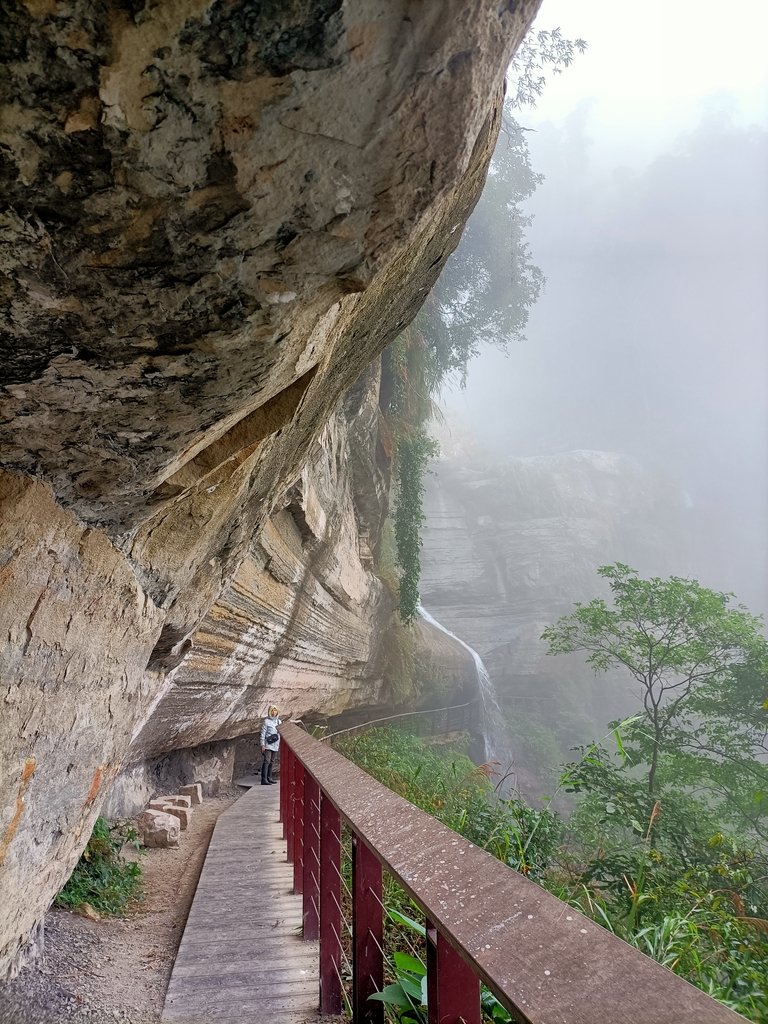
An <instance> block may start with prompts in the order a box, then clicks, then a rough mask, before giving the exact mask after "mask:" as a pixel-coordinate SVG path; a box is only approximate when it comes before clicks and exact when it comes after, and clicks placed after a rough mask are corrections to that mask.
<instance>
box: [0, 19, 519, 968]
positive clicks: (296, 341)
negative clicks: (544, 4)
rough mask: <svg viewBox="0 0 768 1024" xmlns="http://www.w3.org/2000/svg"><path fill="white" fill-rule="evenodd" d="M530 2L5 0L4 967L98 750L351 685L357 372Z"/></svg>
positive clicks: (349, 696)
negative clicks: (9, 0)
mask: <svg viewBox="0 0 768 1024" xmlns="http://www.w3.org/2000/svg"><path fill="white" fill-rule="evenodd" d="M536 7H537V4H536V3H535V2H520V3H517V4H502V5H500V4H498V3H495V2H488V0H474V2H472V3H463V2H458V0H456V2H453V0H451V2H448V3H447V4H441V5H426V4H413V3H408V2H395V3H388V4H383V5H382V4H377V3H373V2H370V0H356V2H351V3H348V4H344V5H342V4H341V3H339V2H338V0H314V2H313V0H290V2H289V3H286V4H271V3H268V4H253V3H251V2H246V0H233V2H229V3H224V2H223V0H216V2H212V0H168V2H165V3H162V4H151V3H144V2H142V0H135V2H134V0H131V2H128V3H121V2H118V0H114V2H97V0H83V2H75V0H62V2H56V0H27V2H25V3H21V2H15V3H13V4H11V5H8V7H7V12H4V18H3V21H2V23H0V48H1V49H2V54H3V64H2V68H0V76H2V79H1V80H2V86H3V95H4V96H6V97H7V100H6V103H5V106H4V108H3V118H2V128H1V129H0V181H2V187H3V205H2V212H1V215H2V235H1V236H0V269H2V272H3V275H4V279H3V281H4V283H3V286H2V298H3V306H4V310H5V318H4V324H3V329H2V334H0V353H2V370H1V371H0V373H1V374H2V376H1V377H0V384H2V412H1V414H0V443H1V444H2V466H3V469H2V470H1V471H0V579H1V580H2V599H1V601H0V636H2V637H3V649H2V652H1V653H0V673H1V675H0V679H1V680H2V689H1V690H0V693H2V700H3V714H2V718H1V719H0V779H1V780H2V785H1V786H0V975H1V974H2V973H3V972H9V971H10V972H12V971H13V970H15V968H16V966H17V965H18V963H19V958H20V954H21V953H22V952H23V950H24V949H25V947H27V946H28V944H29V942H30V940H31V939H32V940H34V939H35V937H36V934H37V929H38V926H39V922H40V920H41V918H42V915H43V913H44V911H45V909H46V908H47V906H48V905H49V903H50V901H51V899H52V898H53V896H54V895H55V893H56V891H57V890H58V888H59V887H60V886H61V884H62V883H63V881H64V880H65V879H66V877H67V875H68V873H69V871H70V870H71V868H72V866H73V864H74V862H75V861H76V859H77V857H78V855H79V853H80V851H81V850H82V848H83V846H84V844H85V841H86V839H87V837H88V835H89V833H90V828H91V826H92V823H93V821H94V819H95V817H96V815H97V814H98V812H99V809H100V807H101V806H102V803H103V800H104V799H105V796H106V795H107V793H108V792H109V790H110V787H111V786H112V785H113V783H114V780H115V779H116V778H117V777H118V776H119V775H120V773H121V771H122V772H123V775H122V776H121V778H123V777H124V776H125V774H126V772H130V771H138V770H139V767H140V765H141V764H142V763H143V762H144V761H145V760H146V759H148V758H152V757H156V756H159V755H162V754H164V753H166V752H168V751H170V750H173V749H177V748H184V749H187V748H190V747H195V746H197V745H201V744H203V745H205V744H209V743H211V742H213V741H219V740H225V739H231V738H233V737H236V736H238V735H240V734H242V733H245V732H247V731H252V729H253V727H254V725H255V722H256V720H257V718H258V716H259V715H260V713H261V710H262V707H263V703H264V699H265V697H266V695H267V694H269V695H272V694H276V695H278V696H280V697H283V698H284V699H285V700H287V701H289V702H290V703H291V704H292V705H293V706H294V707H295V708H296V710H297V711H300V710H303V709H307V710H321V711H336V710H340V709H341V708H343V707H344V706H348V705H351V704H354V703H356V702H360V701H362V700H365V701H370V700H371V699H375V697H376V695H377V692H378V690H377V688H379V687H380V686H381V684H382V666H381V651H380V641H381V630H382V623H384V622H385V621H386V619H387V617H388V616H389V614H390V612H391V608H390V599H389V598H388V596H387V595H386V593H385V592H384V590H383V588H382V586H381V584H380V583H379V582H378V580H377V579H376V577H375V575H374V574H373V573H372V571H371V569H372V566H371V564H370V558H371V551H372V546H375V543H376V536H375V535H376V530H377V529H378V526H379V525H380V523H378V520H377V514H378V513H377V511H376V509H377V508H379V509H380V508H381V502H380V501H379V498H377V494H379V493H383V491H382V484H383V480H382V474H385V473H386V468H385V467H382V466H381V465H379V464H377V457H376V451H375V449H376V421H375V416H376V409H375V402H373V401H371V397H372V394H373V391H374V390H375V382H374V381H372V379H371V378H367V379H366V378H363V380H362V383H361V384H360V385H358V388H357V390H353V391H350V388H352V386H353V385H354V384H355V382H356V381H358V380H359V379H360V376H361V374H362V373H363V371H364V370H365V369H366V367H367V366H369V364H370V363H371V361H372V360H373V359H374V357H375V356H376V355H377V354H378V353H379V352H380V351H381V350H382V348H383V347H384V346H385V345H386V344H387V343H388V342H389V341H390V340H391V339H392V338H393V337H395V336H396V335H397V333H398V332H399V331H400V330H401V329H402V327H403V326H404V325H405V324H406V323H408V322H409V320H410V319H411V318H412V317H413V316H414V315H415V313H416V311H417V310H418V308H419V306H420V304H421V302H422V301H423V298H424V296H425V295H426V294H427V292H428V290H429V289H430V287H431V285H432V284H433V283H434V281H435V279H436V277H437V275H438V274H439V272H440V270H441V268H442V266H443V264H444V262H445V259H446V258H447V256H448V255H449V253H450V251H451V250H452V248H453V247H454V246H455V244H456V242H457V241H458V238H459V236H460V233H461V231H460V229H461V227H462V225H463V223H464V221H465V220H466V218H467V216H468V214H469V212H470V210H471V209H472V206H473V204H474V202H475V201H476V199H477V196H478V194H479V190H480V188H481V187H482V183H483V180H484V175H485V171H486V168H487V164H488V160H489V157H490V153H491V150H492V148H493V144H494V140H495V137H496V134H497V132H498V127H499V118H500V107H499V104H500V95H501V89H502V83H503V76H504V70H505V68H506V64H507V62H508V59H509V57H510V55H511V53H512V51H513V49H514V47H515V46H516V45H517V43H518V42H519V40H520V38H521V37H522V34H523V33H524V31H525V29H526V27H527V25H528V24H529V22H530V20H531V19H532V17H533V14H534V13H535V9H536ZM345 393H346V394H347V395H348V398H347V400H346V402H345V405H344V407H340V406H339V402H340V400H341V398H342V396H343V395H344V394H345ZM356 431H357V433H355V432H356ZM350 438H351V440H350ZM350 449H352V450H353V451H354V458H350V455H349V452H350ZM331 640H332V642H330V641H331ZM255 681H258V682H259V685H256V686H254V685H253V684H254V682H255ZM137 766H139V767H137Z"/></svg>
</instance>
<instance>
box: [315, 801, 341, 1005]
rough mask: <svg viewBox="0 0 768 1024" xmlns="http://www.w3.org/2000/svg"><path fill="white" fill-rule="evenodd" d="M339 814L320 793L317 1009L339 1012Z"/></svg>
mask: <svg viewBox="0 0 768 1024" xmlns="http://www.w3.org/2000/svg"><path fill="white" fill-rule="evenodd" d="M341 998H342V993H341V815H340V814H339V812H338V811H337V810H336V808H335V807H334V806H333V804H332V803H331V801H330V800H329V799H328V797H327V796H326V795H325V793H322V794H321V796H320V1013H327V1014H328V1015H329V1016H332V1017H336V1016H338V1015H339V1014H340V1013H341Z"/></svg>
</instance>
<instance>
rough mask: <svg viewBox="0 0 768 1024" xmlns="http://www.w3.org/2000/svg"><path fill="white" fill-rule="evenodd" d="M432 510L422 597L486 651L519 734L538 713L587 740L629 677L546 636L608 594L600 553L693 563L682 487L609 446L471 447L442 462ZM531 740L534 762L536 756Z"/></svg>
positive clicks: (659, 569) (431, 488) (621, 702)
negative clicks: (597, 669) (598, 673)
mask: <svg viewBox="0 0 768 1024" xmlns="http://www.w3.org/2000/svg"><path fill="white" fill-rule="evenodd" d="M425 510H426V515H427V524H426V529H425V532H424V548H423V552H422V562H423V573H422V587H421V593H422V600H423V602H424V604H425V605H426V606H427V607H428V608H429V609H430V611H432V612H433V614H434V615H436V616H437V617H438V618H439V619H440V620H441V621H442V622H443V623H444V624H445V625H447V626H448V627H449V628H450V629H452V630H453V631H454V632H455V633H457V634H458V635H459V636H461V637H462V638H463V639H465V640H466V641H467V643H469V644H471V645H472V646H473V647H475V648H476V649H477V650H478V651H479V653H480V654H481V656H482V657H483V659H484V661H485V664H486V666H487V668H488V670H489V673H490V675H491V678H492V680H493V682H494V684H495V686H496V690H497V693H498V696H499V699H500V701H501V703H502V705H503V707H504V710H505V712H506V713H507V715H508V716H509V717H510V719H511V720H512V723H513V724H512V727H511V728H512V731H513V735H514V734H515V729H516V728H517V727H518V726H519V729H520V732H521V733H524V732H525V730H526V729H528V730H529V731H530V724H531V723H535V724H544V725H545V726H546V727H547V728H548V729H551V730H552V732H553V734H554V736H555V737H556V738H557V739H558V740H560V742H561V743H565V744H566V745H567V744H568V743H578V742H587V741H589V740H591V739H593V738H594V737H595V736H596V734H597V733H596V730H597V729H598V728H599V727H601V726H602V725H604V724H605V723H607V722H608V721H609V719H611V718H612V717H615V716H616V715H618V714H621V713H623V712H624V711H626V709H627V708H628V707H631V706H632V699H631V695H630V693H629V690H628V682H627V680H626V679H625V678H624V677H623V676H621V675H620V674H618V675H614V676H607V677H600V678H597V679H596V678H595V676H594V674H593V673H592V671H591V670H590V669H588V668H586V667H585V666H584V663H583V658H581V657H579V656H577V655H573V656H568V657H562V656H561V657H558V658H553V657H549V656H548V655H547V654H546V648H545V645H544V643H543V642H542V641H541V639H540V637H541V633H542V631H543V630H544V628H545V627H546V626H548V625H549V624H550V623H552V622H553V621H554V620H555V619H556V618H557V617H558V616H560V615H563V614H566V613H568V612H569V611H571V610H572V608H573V604H574V602H576V601H588V600H590V599H591V598H593V597H595V596H598V595H601V594H603V586H602V580H600V579H599V578H598V576H597V574H596V569H597V567H598V566H599V565H604V564H607V563H609V562H613V561H622V562H626V563H628V564H630V565H632V566H634V567H635V568H638V569H639V570H641V571H643V572H650V573H655V574H659V575H665V574H668V573H670V572H672V571H677V572H685V571H686V569H687V565H686V560H685V555H684V540H683V536H682V522H683V520H682V514H683V513H682V503H681V496H680V495H679V493H677V492H675V491H674V490H672V489H668V487H667V486H666V485H665V484H664V483H663V482H662V481H660V480H658V479H657V478H655V477H653V476H652V475H651V474H650V473H648V472H646V471H645V470H644V469H643V468H642V467H641V466H640V465H639V464H638V463H637V462H635V461H634V460H633V459H630V458H627V457H624V456H621V455H616V454H612V453H608V452H594V451H577V452H568V453H565V454H562V455H552V456H541V457H536V458H527V459H526V458H514V459H509V460H506V461H497V462H490V461H489V462H484V460H483V458H482V457H478V456H477V454H476V453H475V454H474V455H472V456H469V455H468V454H467V453H464V454H463V455H456V456H454V457H452V458H447V459H444V460H440V461H439V462H438V463H437V464H436V466H435V473H434V474H433V475H432V476H430V477H429V478H428V484H427V495H426V503H425ZM525 723H528V725H526V724H525ZM528 742H529V741H528V740H527V739H526V737H525V736H522V737H521V742H520V744H519V745H518V746H519V752H518V755H517V758H516V760H517V761H518V764H519V766H520V768H521V769H522V770H523V771H525V769H526V767H527V765H526V760H529V761H530V760H534V761H535V760H536V756H535V754H536V752H535V750H532V749H531V747H527V744H528ZM530 743H531V744H533V745H535V740H534V739H530Z"/></svg>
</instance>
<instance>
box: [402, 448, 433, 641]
mask: <svg viewBox="0 0 768 1024" xmlns="http://www.w3.org/2000/svg"><path fill="white" fill-rule="evenodd" d="M437 453H438V449H437V443H436V442H435V441H434V440H433V439H432V438H431V437H429V435H428V434H426V433H425V432H424V430H419V431H418V432H417V433H415V434H413V435H412V436H411V437H407V438H403V439H402V440H400V441H399V442H398V444H397V469H398V491H397V499H396V503H395V541H396V543H397V563H398V565H399V566H400V618H401V619H402V620H403V622H412V621H413V619H414V618H415V617H416V609H417V607H418V604H419V580H420V578H421V527H422V525H423V523H424V472H425V470H426V466H427V462H428V461H429V460H430V459H431V458H434V457H435V456H436V455H437Z"/></svg>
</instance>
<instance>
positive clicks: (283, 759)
mask: <svg viewBox="0 0 768 1024" xmlns="http://www.w3.org/2000/svg"><path fill="white" fill-rule="evenodd" d="M290 756H291V755H290V751H289V749H288V745H287V744H286V742H285V740H282V741H281V743H280V774H279V776H278V779H277V781H278V783H279V785H280V818H279V819H278V820H279V821H280V822H282V825H283V839H285V838H286V835H287V830H286V821H285V808H286V803H287V800H286V797H287V793H288V782H287V780H288V758H289V757H290Z"/></svg>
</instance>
